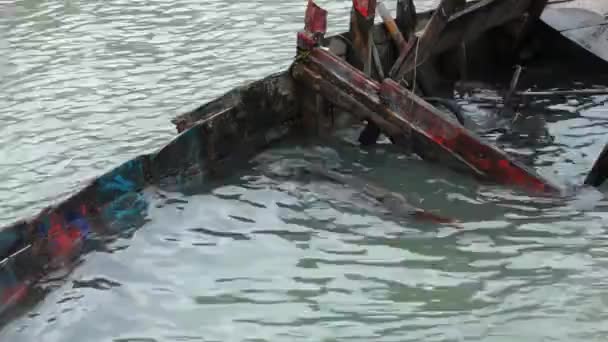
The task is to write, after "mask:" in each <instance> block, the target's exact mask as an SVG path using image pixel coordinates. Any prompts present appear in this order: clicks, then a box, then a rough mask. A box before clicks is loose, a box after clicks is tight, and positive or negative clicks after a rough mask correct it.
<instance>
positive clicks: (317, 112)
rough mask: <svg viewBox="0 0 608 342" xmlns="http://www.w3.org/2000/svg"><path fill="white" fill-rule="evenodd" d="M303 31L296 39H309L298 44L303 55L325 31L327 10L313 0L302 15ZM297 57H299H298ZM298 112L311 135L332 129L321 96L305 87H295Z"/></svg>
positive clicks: (318, 42) (319, 134)
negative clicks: (304, 42)
mask: <svg viewBox="0 0 608 342" xmlns="http://www.w3.org/2000/svg"><path fill="white" fill-rule="evenodd" d="M304 22H305V25H304V32H302V33H300V35H299V36H300V37H299V38H298V40H306V38H305V37H308V38H309V39H310V42H309V43H307V44H301V43H300V44H299V46H300V47H299V50H298V54H299V56H301V55H305V54H306V53H308V52H309V51H310V48H312V47H313V46H318V45H319V44H320V43H321V42H322V41H323V38H324V36H325V32H326V31H327V11H325V10H324V9H322V8H321V7H319V6H318V5H317V4H316V3H315V2H314V1H313V0H308V5H307V7H306V13H305V17H304ZM299 56H298V57H297V58H300V57H299ZM297 93H298V102H299V105H300V114H301V116H302V122H303V124H304V129H305V130H306V131H307V132H308V134H309V135H311V136H325V135H327V134H329V133H330V132H331V131H332V130H333V122H334V120H333V115H332V114H333V113H332V112H331V111H330V107H329V105H328V103H326V101H325V99H324V98H323V97H322V96H319V95H317V94H315V93H312V92H310V91H308V89H307V88H304V87H297Z"/></svg>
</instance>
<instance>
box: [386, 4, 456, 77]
mask: <svg viewBox="0 0 608 342" xmlns="http://www.w3.org/2000/svg"><path fill="white" fill-rule="evenodd" d="M461 6H462V2H461V0H442V1H441V3H440V4H439V7H437V10H436V11H435V13H433V16H432V17H431V20H429V22H428V23H427V25H426V27H425V29H424V33H423V34H422V36H421V37H420V38H419V39H418V40H417V41H414V40H411V41H410V42H409V43H411V46H412V47H411V48H410V49H405V50H403V51H401V54H400V55H399V58H397V61H396V62H395V65H394V66H393V68H392V69H391V72H390V76H391V78H392V79H394V80H400V79H402V78H403V77H404V76H405V74H406V73H408V72H410V71H412V70H413V69H414V68H416V67H418V66H419V65H421V64H423V63H424V62H426V60H427V59H428V58H429V56H430V55H431V53H432V52H433V49H434V47H435V45H436V44H437V41H438V39H439V37H440V36H441V34H442V33H443V30H444V28H445V27H446V25H447V23H448V20H449V18H450V16H451V15H452V14H454V13H455V12H456V11H457V10H458V9H459V8H460V7H461Z"/></svg>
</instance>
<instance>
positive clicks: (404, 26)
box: [395, 0, 418, 40]
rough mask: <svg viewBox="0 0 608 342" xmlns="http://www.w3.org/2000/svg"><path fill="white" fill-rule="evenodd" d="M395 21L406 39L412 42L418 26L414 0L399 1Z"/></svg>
mask: <svg viewBox="0 0 608 342" xmlns="http://www.w3.org/2000/svg"><path fill="white" fill-rule="evenodd" d="M395 21H396V23H397V26H398V27H399V30H401V33H403V35H404V37H405V39H407V40H410V39H411V38H413V37H414V34H415V33H416V26H417V25H418V17H417V15H416V6H415V5H414V0H398V1H397V18H396V20H395Z"/></svg>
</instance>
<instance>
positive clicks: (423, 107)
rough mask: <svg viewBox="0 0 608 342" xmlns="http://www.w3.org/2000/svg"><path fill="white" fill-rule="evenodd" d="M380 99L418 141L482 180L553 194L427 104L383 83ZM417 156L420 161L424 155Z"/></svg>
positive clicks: (552, 188)
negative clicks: (436, 146)
mask: <svg viewBox="0 0 608 342" xmlns="http://www.w3.org/2000/svg"><path fill="white" fill-rule="evenodd" d="M380 96H381V97H382V99H383V100H384V101H386V102H385V103H386V105H387V106H389V108H391V109H392V110H393V111H394V112H396V113H397V114H398V115H399V117H401V118H402V119H403V123H404V125H406V126H407V127H408V128H409V129H413V130H416V131H417V132H419V133H420V135H419V136H420V137H424V138H425V139H430V140H432V141H434V142H435V143H436V144H439V145H441V146H444V147H445V148H446V149H447V150H449V151H450V152H451V153H453V154H455V155H457V156H459V157H460V158H462V159H463V160H464V161H466V162H467V163H468V164H470V165H472V166H474V167H475V168H476V169H477V170H479V171H480V172H482V173H483V174H484V176H485V177H486V178H488V179H492V180H493V181H496V182H498V183H502V184H515V185H520V186H523V187H525V188H528V189H532V190H535V191H539V192H545V191H557V189H558V188H557V187H556V186H554V185H552V184H550V183H549V182H548V181H547V180H544V179H542V178H541V177H540V176H538V175H536V174H535V172H534V171H532V170H530V169H528V168H527V167H525V166H524V165H522V164H520V163H519V162H517V161H515V160H512V159H511V158H509V156H508V155H507V154H506V153H504V152H502V151H500V150H499V149H497V148H495V147H493V146H491V145H489V144H487V143H485V142H483V141H481V139H480V138H478V137H476V136H475V135H473V133H471V132H469V131H468V130H466V129H465V128H464V127H462V126H460V125H458V124H457V123H455V122H454V121H452V120H445V118H444V116H443V115H441V114H440V113H439V112H438V111H437V110H436V109H435V108H433V107H432V106H431V105H430V104H428V103H427V102H425V101H424V100H422V99H421V98H419V97H417V96H416V95H414V94H412V93H411V92H409V91H408V90H406V89H404V88H402V87H401V86H399V85H398V84H397V83H395V82H394V81H392V80H389V79H387V80H385V81H384V82H383V83H382V84H381V85H380ZM419 152H420V153H422V154H423V155H421V157H422V158H424V151H419Z"/></svg>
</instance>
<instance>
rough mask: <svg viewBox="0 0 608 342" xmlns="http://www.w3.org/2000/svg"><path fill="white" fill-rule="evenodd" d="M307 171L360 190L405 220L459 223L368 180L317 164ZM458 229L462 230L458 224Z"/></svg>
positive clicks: (392, 213)
mask: <svg viewBox="0 0 608 342" xmlns="http://www.w3.org/2000/svg"><path fill="white" fill-rule="evenodd" d="M307 171H308V172H309V173H311V174H313V175H315V176H320V177H323V178H326V179H328V180H331V181H333V182H335V183H337V184H341V185H346V186H350V187H352V188H354V189H356V190H358V191H359V192H361V193H362V194H363V195H366V196H368V197H370V198H372V199H373V200H375V201H377V202H378V203H379V204H381V205H382V206H383V207H384V208H386V209H387V210H388V211H389V213H390V214H391V215H393V216H397V217H401V218H405V219H411V218H414V219H417V220H421V221H430V222H434V223H452V224H456V223H457V221H456V220H454V219H452V218H448V217H443V216H440V215H437V214H434V213H431V212H429V211H426V210H424V209H421V208H417V207H414V206H413V205H411V204H410V203H409V202H408V201H407V199H406V198H405V196H403V195H401V194H399V193H396V192H393V191H389V190H388V189H385V188H383V187H381V186H379V185H377V184H373V183H371V182H369V181H368V180H364V179H360V178H356V177H354V176H348V175H344V174H341V173H338V172H336V171H332V170H329V169H326V168H324V167H322V166H320V165H316V164H312V165H310V166H309V167H308V168H307ZM456 227H458V228H461V227H460V226H459V225H457V224H456Z"/></svg>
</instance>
